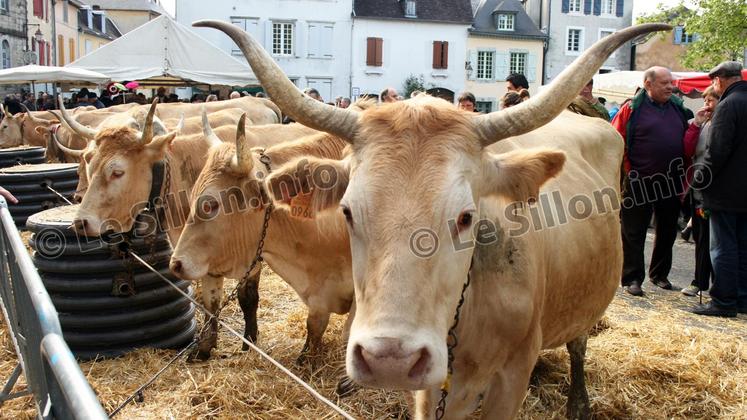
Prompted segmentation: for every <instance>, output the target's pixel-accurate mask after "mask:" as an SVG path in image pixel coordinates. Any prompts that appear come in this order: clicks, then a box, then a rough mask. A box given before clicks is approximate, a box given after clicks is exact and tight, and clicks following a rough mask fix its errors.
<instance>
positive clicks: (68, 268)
mask: <svg viewBox="0 0 747 420" xmlns="http://www.w3.org/2000/svg"><path fill="white" fill-rule="evenodd" d="M149 257H151V259H150V260H146V261H149V262H151V265H153V266H156V265H158V264H160V263H162V262H164V261H166V262H168V261H170V260H171V249H167V250H162V251H160V252H156V253H155V254H153V255H152V256H149ZM31 259H32V261H33V262H34V265H35V266H36V268H37V270H39V271H41V272H44V273H60V274H76V273H119V272H122V271H127V269H128V266H127V264H126V263H125V261H124V260H121V259H107V260H93V261H90V260H86V259H84V258H76V259H75V260H74V261H73V260H72V259H68V260H67V261H63V260H58V259H48V258H44V257H42V256H41V255H39V254H38V253H34V255H33V256H32V258H31Z"/></svg>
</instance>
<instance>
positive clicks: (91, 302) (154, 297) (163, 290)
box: [51, 280, 192, 313]
mask: <svg viewBox="0 0 747 420" xmlns="http://www.w3.org/2000/svg"><path fill="white" fill-rule="evenodd" d="M174 283H175V284H176V286H177V287H178V288H179V289H181V290H182V291H183V292H185V293H192V292H191V290H192V288H191V287H190V283H189V282H187V281H184V280H177V281H174ZM179 296H181V294H180V293H179V292H177V291H176V290H174V289H173V288H172V287H171V286H170V285H168V284H164V285H163V286H162V287H159V288H156V289H152V290H148V291H145V292H142V293H138V294H136V295H134V296H129V297H117V296H92V297H87V298H85V299H82V298H81V297H80V296H70V295H56V294H55V295H51V297H52V303H53V304H54V306H55V308H57V311H58V312H70V313H91V312H94V313H95V312H99V311H119V310H122V309H132V308H150V307H153V306H158V305H162V304H164V303H167V302H171V301H173V300H174V299H178V297H179Z"/></svg>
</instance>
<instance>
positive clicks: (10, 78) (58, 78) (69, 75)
mask: <svg viewBox="0 0 747 420" xmlns="http://www.w3.org/2000/svg"><path fill="white" fill-rule="evenodd" d="M108 81H109V77H107V76H106V75H103V74H101V73H97V72H95V71H90V70H86V69H78V68H67V67H55V66H37V65H28V66H23V67H11V68H9V69H5V70H0V84H2V85H12V84H22V83H30V82H34V83H54V82H67V83H72V84H75V83H83V84H88V83H91V84H103V83H106V82H108Z"/></svg>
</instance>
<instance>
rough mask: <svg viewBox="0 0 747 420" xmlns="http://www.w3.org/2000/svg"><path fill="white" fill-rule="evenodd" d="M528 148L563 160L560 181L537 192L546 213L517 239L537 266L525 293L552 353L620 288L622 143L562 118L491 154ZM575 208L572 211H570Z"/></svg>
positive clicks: (605, 130)
mask: <svg viewBox="0 0 747 420" xmlns="http://www.w3.org/2000/svg"><path fill="white" fill-rule="evenodd" d="M530 147H552V148H557V149H560V150H563V151H564V152H565V153H566V156H567V160H566V163H565V165H564V166H563V170H562V171H561V172H560V174H559V175H558V176H557V177H556V178H554V179H551V180H549V181H548V182H547V183H546V184H545V185H544V186H543V187H542V188H541V190H540V199H539V203H540V206H544V207H548V203H549V207H550V208H552V212H545V211H544V208H541V210H540V211H539V212H538V214H539V215H540V217H539V221H540V225H539V226H536V222H535V221H534V220H532V219H531V218H529V219H530V223H531V225H532V228H531V229H530V231H529V233H527V234H526V237H525V238H523V239H524V240H525V242H523V243H525V244H527V245H528V248H529V249H527V250H526V251H527V252H531V253H534V255H533V258H532V260H533V261H534V262H535V263H536V264H538V266H539V267H538V268H539V273H538V275H539V276H540V279H538V284H536V285H535V287H531V288H530V289H531V290H534V291H535V293H536V296H535V299H534V300H535V302H534V303H535V310H539V311H541V313H540V314H539V317H540V323H541V327H542V339H543V340H542V341H543V348H552V347H557V346H559V345H562V344H564V343H566V342H568V341H569V340H572V339H573V338H575V337H577V336H579V335H581V334H583V333H584V332H586V331H588V329H589V328H591V327H592V326H593V325H594V324H595V323H596V321H597V320H598V319H599V318H600V317H601V316H602V314H603V313H604V311H605V309H606V308H607V306H608V305H609V303H610V301H611V300H612V297H613V296H614V293H615V290H616V288H617V286H618V284H619V281H620V274H621V270H622V241H621V236H620V220H619V206H620V200H619V179H620V178H619V176H620V175H619V174H620V165H621V162H622V154H623V141H622V138H621V137H620V135H619V134H618V133H617V132H616V131H615V130H614V129H613V128H612V126H610V124H609V123H607V122H605V121H602V120H601V119H598V118H590V117H584V116H581V115H577V114H573V113H570V112H563V113H562V114H561V115H560V116H559V117H558V118H556V119H555V120H553V121H552V122H551V123H549V124H547V125H546V126H544V127H542V128H540V129H537V130H535V131H533V132H531V133H529V134H525V135H523V136H519V137H515V138H511V139H507V140H504V141H501V142H499V143H497V144H495V145H493V146H491V148H490V150H491V151H492V152H496V153H499V152H506V151H510V150H515V149H518V148H530ZM558 198H559V199H558ZM589 204H591V208H590V209H589V208H588V207H589V206H588V205H589ZM574 205H575V206H576V211H573V210H572V209H571V208H570V207H574ZM547 214H552V216H551V217H549V218H548V217H547V216H546V215H547ZM548 219H549V221H550V223H548ZM535 227H536V228H537V229H536V230H535ZM528 281H532V280H531V279H529V280H528Z"/></svg>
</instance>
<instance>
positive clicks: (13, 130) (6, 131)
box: [0, 107, 26, 149]
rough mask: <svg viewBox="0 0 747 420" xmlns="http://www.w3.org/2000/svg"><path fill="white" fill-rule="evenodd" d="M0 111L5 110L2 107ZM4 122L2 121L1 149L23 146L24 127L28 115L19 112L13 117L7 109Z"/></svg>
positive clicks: (0, 133) (4, 113)
mask: <svg viewBox="0 0 747 420" xmlns="http://www.w3.org/2000/svg"><path fill="white" fill-rule="evenodd" d="M0 109H3V108H2V107H0ZM2 112H3V120H2V121H0V148H3V149H4V148H7V147H16V146H20V145H22V144H23V135H22V127H23V121H24V120H25V119H26V114H25V113H22V112H19V113H17V114H15V115H11V113H10V112H8V110H7V108H6V109H4V110H3V111H2Z"/></svg>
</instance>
